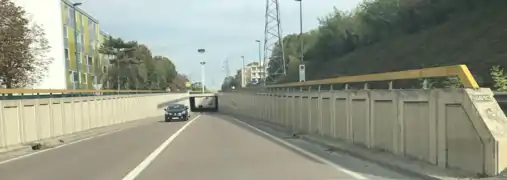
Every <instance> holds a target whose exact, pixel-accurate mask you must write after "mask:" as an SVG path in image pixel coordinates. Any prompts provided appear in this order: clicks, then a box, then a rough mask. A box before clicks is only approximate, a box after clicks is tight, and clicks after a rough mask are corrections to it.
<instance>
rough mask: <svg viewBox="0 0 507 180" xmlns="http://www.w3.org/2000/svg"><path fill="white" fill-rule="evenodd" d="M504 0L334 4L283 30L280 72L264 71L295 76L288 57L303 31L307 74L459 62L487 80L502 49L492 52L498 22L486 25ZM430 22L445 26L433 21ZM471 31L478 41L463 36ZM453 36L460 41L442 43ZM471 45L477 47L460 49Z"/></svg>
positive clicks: (294, 55) (440, 83) (448, 83)
mask: <svg viewBox="0 0 507 180" xmlns="http://www.w3.org/2000/svg"><path fill="white" fill-rule="evenodd" d="M505 8H507V1H477V0H368V1H363V2H362V3H361V4H360V5H359V6H358V7H357V8H356V9H355V10H353V11H350V12H344V11H339V10H337V9H335V10H334V11H333V12H331V13H330V14H329V15H327V16H325V17H323V18H320V19H319V21H320V26H319V27H318V28H316V29H314V30H312V31H310V32H306V33H304V34H303V36H299V35H294V34H290V35H287V36H285V37H284V38H283V41H284V46H285V47H284V52H285V55H286V57H285V60H286V63H287V66H286V67H287V71H286V72H287V76H285V77H284V76H278V77H273V76H272V78H275V82H282V83H286V82H294V81H297V80H298V73H297V72H298V69H297V68H298V66H297V64H298V63H296V62H295V61H296V60H299V52H300V49H299V43H300V39H303V40H304V42H305V47H304V49H303V52H304V60H305V63H306V65H307V66H306V67H307V68H306V75H307V80H313V79H322V78H329V77H336V76H349V75H359V74H370V73H379V72H389V71H399V70H407V69H418V68H428V67H436V66H445V65H455V64H467V65H468V66H469V68H471V69H470V70H471V71H472V73H474V75H475V76H476V77H477V78H478V79H483V80H484V81H483V82H482V84H481V85H486V86H488V85H493V84H494V82H493V79H492V78H491V76H490V74H489V72H490V67H491V66H493V65H501V66H503V67H506V66H507V61H505V57H503V56H502V55H500V54H504V53H505V51H501V50H496V49H502V47H503V46H505V44H502V43H500V41H498V42H497V41H494V40H496V39H498V38H501V36H500V35H499V34H503V32H501V29H505V27H504V26H500V25H498V26H495V27H492V25H493V24H501V22H503V21H504V19H500V18H499V17H505V13H504V12H505ZM461 19H472V20H473V21H471V20H468V21H463V20H461ZM451 21H452V22H451ZM454 21H455V22H454ZM444 23H449V24H446V25H443V24H444ZM450 23H452V28H451V27H450V26H451V25H450ZM479 24H480V25H479ZM436 26H445V27H446V28H441V29H440V28H433V27H436ZM457 26H460V28H457ZM477 27H481V28H477ZM451 29H452V30H451ZM458 29H460V30H461V31H463V32H461V33H459V34H460V35H461V36H458V35H456V34H458V33H454V32H456V30H458ZM469 29H473V30H469ZM485 29H488V32H487V34H486V33H484V31H485ZM423 31H424V32H423ZM451 31H452V32H451ZM465 31H467V32H465ZM430 32H433V33H435V34H431V35H430V34H429V33H430ZM495 35H496V36H495ZM451 36H453V37H455V38H454V39H453V38H450V37H451ZM465 36H468V37H465ZM479 36H481V40H482V41H478V42H474V43H469V42H472V41H473V39H474V38H475V39H477V38H478V37H479ZM490 36H493V37H490ZM488 37H489V38H488ZM457 38H458V39H457ZM459 38H461V39H459ZM487 39H488V40H487ZM430 40H431V41H430ZM458 40H460V41H462V43H449V44H448V45H447V44H446V42H451V41H452V42H454V41H458ZM493 41H494V42H497V43H491V42H493ZM502 42H503V41H502ZM478 43H482V44H481V45H479V44H478ZM443 44H446V45H443ZM443 46H445V48H443ZM490 46H491V48H484V47H490ZM477 47H483V48H477ZM476 49H477V50H476ZM473 50H475V51H477V52H475V53H470V52H465V51H473ZM280 51H281V50H280V49H276V48H275V49H274V50H273V54H272V55H271V57H270V58H269V59H270V60H271V61H270V69H269V71H270V74H273V73H274V71H275V70H276V69H278V68H279V67H281V65H280V64H276V63H273V62H275V61H274V60H275V59H280V58H281V57H279V54H280V53H278V52H280ZM456 51H463V52H456ZM442 54H444V55H442ZM476 54H480V55H476ZM486 56H487V57H486ZM431 82H435V83H434V84H433V85H435V87H444V86H445V87H456V86H457V83H456V82H457V81H456V79H455V78H447V79H445V78H443V79H440V80H432V81H431ZM414 85H415V86H418V85H420V83H419V82H417V80H415V81H414V82H413V83H407V84H406V86H407V87H412V86H414Z"/></svg>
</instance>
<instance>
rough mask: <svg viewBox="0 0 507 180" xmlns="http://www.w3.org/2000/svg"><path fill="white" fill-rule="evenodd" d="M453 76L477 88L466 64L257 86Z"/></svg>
mask: <svg viewBox="0 0 507 180" xmlns="http://www.w3.org/2000/svg"><path fill="white" fill-rule="evenodd" d="M453 76H456V77H458V78H459V80H460V82H461V84H462V85H463V87H464V88H473V89H477V88H479V85H478V84H477V81H476V80H475V79H474V77H473V76H472V73H470V70H469V69H468V67H467V66H466V65H454V66H443V67H434V68H424V69H414V70H406V71H396V72H386V73H376V74H366V75H357V76H343V77H335V78H327V79H320V80H312V81H306V82H296V83H286V84H276V85H267V86H265V87H259V88H282V87H299V86H315V85H332V84H347V83H366V82H375V81H394V80H408V79H419V78H437V77H453Z"/></svg>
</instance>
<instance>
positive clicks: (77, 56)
mask: <svg viewBox="0 0 507 180" xmlns="http://www.w3.org/2000/svg"><path fill="white" fill-rule="evenodd" d="M76 61H77V64H78V65H81V53H79V52H76Z"/></svg>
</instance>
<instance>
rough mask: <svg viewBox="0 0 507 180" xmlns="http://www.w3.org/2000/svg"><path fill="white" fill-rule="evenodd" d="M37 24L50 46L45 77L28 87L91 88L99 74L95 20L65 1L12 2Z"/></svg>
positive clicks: (29, 0)
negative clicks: (49, 61) (50, 60)
mask: <svg viewBox="0 0 507 180" xmlns="http://www.w3.org/2000/svg"><path fill="white" fill-rule="evenodd" d="M12 1H13V2H14V3H15V4H16V5H18V6H20V7H22V8H23V9H24V10H25V11H26V13H27V18H28V19H29V20H30V22H31V23H36V24H38V25H40V26H41V27H42V28H43V30H44V32H45V34H46V39H47V40H48V42H49V46H50V47H51V49H50V51H49V53H48V54H47V56H48V57H50V58H52V59H53V62H52V63H51V64H50V65H49V67H48V72H47V76H46V77H45V78H44V79H43V80H42V81H41V82H39V83H38V84H36V85H34V87H32V88H38V89H94V87H95V86H94V85H95V84H98V83H99V79H98V76H99V75H100V71H97V70H100V66H99V62H101V60H100V55H99V47H100V45H101V42H100V37H101V34H100V26H99V22H98V20H96V19H95V18H93V17H92V16H91V15H89V14H87V13H86V12H85V11H83V10H82V9H79V8H78V6H79V4H76V3H73V2H71V1H68V0H12Z"/></svg>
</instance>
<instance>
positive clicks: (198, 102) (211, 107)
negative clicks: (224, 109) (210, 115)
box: [188, 95, 218, 112]
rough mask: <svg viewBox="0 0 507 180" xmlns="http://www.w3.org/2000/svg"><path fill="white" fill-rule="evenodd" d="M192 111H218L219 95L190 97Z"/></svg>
mask: <svg viewBox="0 0 507 180" xmlns="http://www.w3.org/2000/svg"><path fill="white" fill-rule="evenodd" d="M188 100H189V101H190V111H192V112H218V96H216V95H213V96H195V97H189V98H188Z"/></svg>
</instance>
